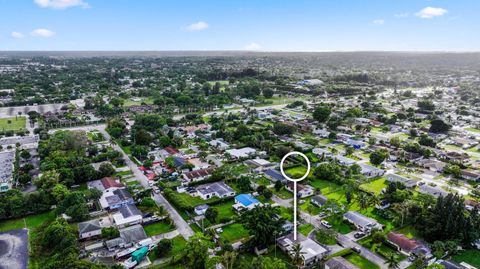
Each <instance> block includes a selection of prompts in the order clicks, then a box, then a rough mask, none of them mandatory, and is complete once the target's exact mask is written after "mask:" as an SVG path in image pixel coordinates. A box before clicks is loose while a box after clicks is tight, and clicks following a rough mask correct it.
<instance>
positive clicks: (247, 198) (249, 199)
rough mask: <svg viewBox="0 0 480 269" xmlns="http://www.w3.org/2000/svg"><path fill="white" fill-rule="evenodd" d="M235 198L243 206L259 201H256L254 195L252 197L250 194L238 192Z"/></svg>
mask: <svg viewBox="0 0 480 269" xmlns="http://www.w3.org/2000/svg"><path fill="white" fill-rule="evenodd" d="M235 200H237V201H238V202H239V203H241V204H242V205H243V206H249V205H251V204H258V203H260V201H258V200H257V199H256V198H255V197H253V196H252V195H250V194H239V195H237V196H236V197H235Z"/></svg>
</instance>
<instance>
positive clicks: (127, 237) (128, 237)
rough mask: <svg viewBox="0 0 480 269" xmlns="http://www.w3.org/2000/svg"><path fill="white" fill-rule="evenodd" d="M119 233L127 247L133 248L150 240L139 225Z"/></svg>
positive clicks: (123, 229) (121, 230) (120, 230)
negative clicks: (141, 242) (143, 241)
mask: <svg viewBox="0 0 480 269" xmlns="http://www.w3.org/2000/svg"><path fill="white" fill-rule="evenodd" d="M119 232H120V238H122V239H123V242H124V246H125V247H131V246H133V245H134V244H136V243H138V242H140V241H142V240H145V239H147V238H148V236H147V234H146V233H145V230H144V229H143V227H142V225H139V224H137V225H133V226H129V227H126V228H122V229H119Z"/></svg>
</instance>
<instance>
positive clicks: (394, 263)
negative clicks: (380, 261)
mask: <svg viewBox="0 0 480 269" xmlns="http://www.w3.org/2000/svg"><path fill="white" fill-rule="evenodd" d="M386 258H387V259H386V261H385V264H387V266H388V268H391V269H396V268H398V260H397V257H395V254H393V253H390V254H388V255H387V257H386Z"/></svg>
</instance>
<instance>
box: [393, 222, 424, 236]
mask: <svg viewBox="0 0 480 269" xmlns="http://www.w3.org/2000/svg"><path fill="white" fill-rule="evenodd" d="M396 232H399V233H401V234H403V235H405V236H406V237H408V238H421V237H420V234H419V232H418V231H417V230H415V228H413V226H411V225H409V226H405V227H403V228H402V229H399V230H397V231H396Z"/></svg>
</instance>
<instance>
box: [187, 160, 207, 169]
mask: <svg viewBox="0 0 480 269" xmlns="http://www.w3.org/2000/svg"><path fill="white" fill-rule="evenodd" d="M187 163H189V164H191V165H193V169H192V170H201V169H207V168H208V167H210V164H208V163H207V162H202V161H201V160H200V158H192V159H189V160H188V161H187Z"/></svg>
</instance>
